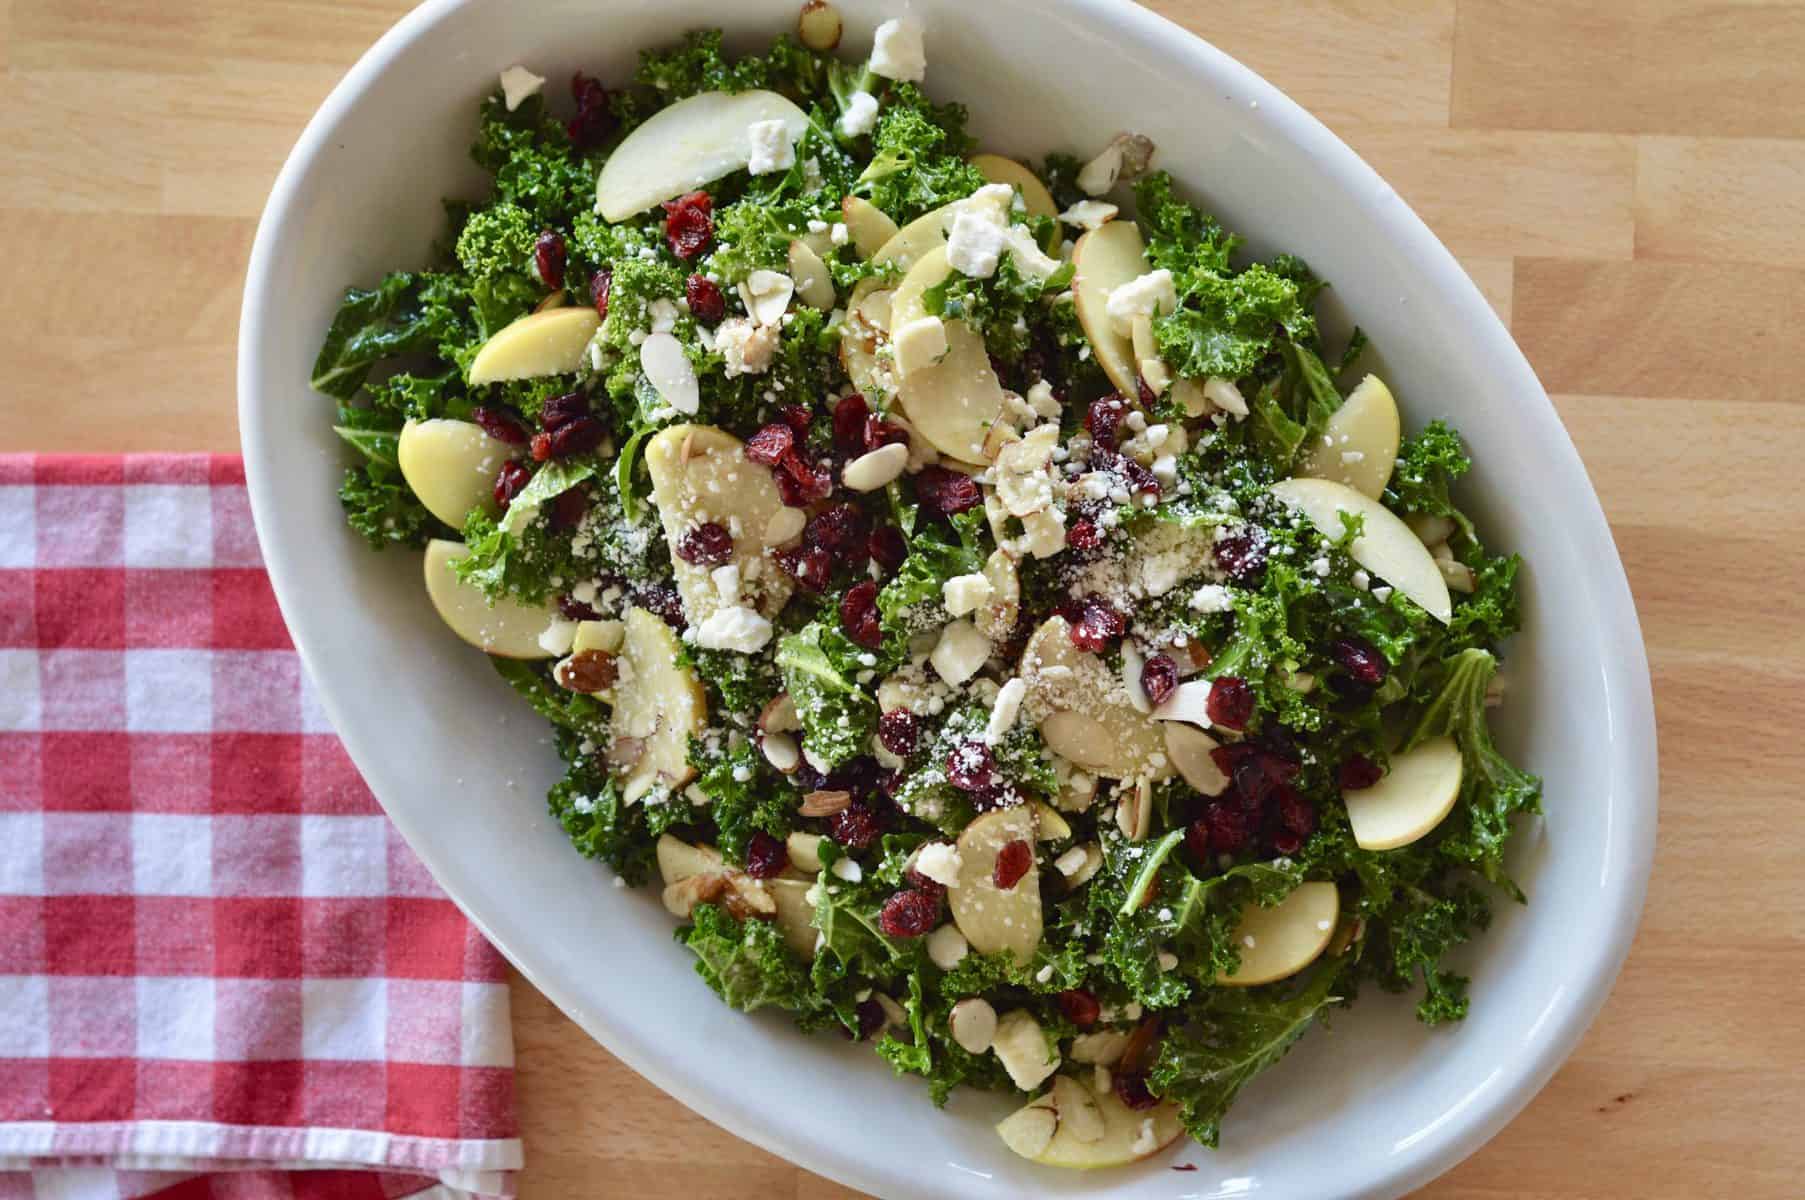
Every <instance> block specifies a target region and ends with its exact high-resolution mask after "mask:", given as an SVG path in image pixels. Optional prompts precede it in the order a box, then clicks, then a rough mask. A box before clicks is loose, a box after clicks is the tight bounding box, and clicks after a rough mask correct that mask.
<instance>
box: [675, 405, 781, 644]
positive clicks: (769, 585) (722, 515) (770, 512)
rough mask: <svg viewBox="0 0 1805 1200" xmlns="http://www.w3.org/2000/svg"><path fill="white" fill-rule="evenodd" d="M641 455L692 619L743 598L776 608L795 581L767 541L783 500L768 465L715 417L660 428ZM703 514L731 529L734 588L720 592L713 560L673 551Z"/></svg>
mask: <svg viewBox="0 0 1805 1200" xmlns="http://www.w3.org/2000/svg"><path fill="white" fill-rule="evenodd" d="M645 463H646V472H647V473H648V474H649V475H650V476H651V477H652V503H653V504H654V505H656V506H657V508H658V517H659V519H660V520H661V521H662V522H663V523H664V536H665V540H666V541H667V542H668V543H669V544H670V547H671V551H672V553H671V568H672V570H673V571H674V573H675V574H676V580H677V591H678V593H679V594H680V595H681V596H682V597H683V611H684V613H685V615H687V616H688V618H689V623H690V624H691V625H700V624H701V623H702V622H703V621H705V620H707V619H708V618H709V616H711V615H712V614H713V613H715V612H717V611H718V610H720V609H722V608H732V607H735V606H741V605H743V606H745V607H749V608H754V609H756V610H757V611H758V612H760V613H762V614H763V615H764V616H766V617H774V616H776V615H777V612H778V610H779V609H781V608H782V607H783V606H784V602H785V601H786V600H788V599H789V598H790V590H791V587H792V584H791V582H790V577H789V576H788V575H787V574H785V573H784V572H783V571H782V570H780V569H778V567H777V562H776V559H775V558H774V557H772V556H771V553H770V548H769V547H767V546H766V545H765V531H766V529H767V528H769V527H770V524H771V518H772V517H774V516H776V515H777V513H778V512H780V511H781V510H782V509H783V507H784V503H783V497H782V496H781V495H780V494H779V493H778V491H777V485H776V484H775V483H774V482H772V480H771V472H770V471H769V470H768V469H767V468H765V467H761V466H759V465H758V464H757V463H754V462H751V461H749V460H748V459H747V458H746V452H745V447H744V446H743V445H742V443H741V442H740V440H739V439H738V438H736V437H734V436H733V435H732V434H731V433H727V432H726V431H724V430H721V429H717V428H715V427H714V426H712V425H672V426H669V427H667V428H665V429H661V430H659V431H658V433H657V434H655V435H654V436H653V437H652V439H651V440H650V441H648V442H647V443H646V447H645ZM705 521H713V522H715V523H716V524H718V525H720V526H721V527H722V528H724V529H726V530H727V532H728V533H729V534H731V535H732V537H733V557H732V558H731V559H730V560H729V562H732V563H736V564H738V566H739V579H738V583H737V586H736V587H735V588H734V589H733V591H732V593H731V594H723V591H722V588H721V586H720V584H719V583H718V581H717V579H716V577H715V575H714V573H713V572H714V571H715V570H716V569H718V568H715V567H703V566H697V565H695V564H693V563H688V562H685V561H683V559H682V558H680V557H679V556H678V555H677V553H676V549H677V546H678V544H679V543H680V542H681V541H682V540H683V537H684V535H685V534H687V533H688V532H689V531H690V530H692V529H694V528H695V527H696V526H697V525H699V524H701V523H703V522H705Z"/></svg>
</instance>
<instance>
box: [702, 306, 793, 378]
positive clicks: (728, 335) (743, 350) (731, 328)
mask: <svg viewBox="0 0 1805 1200" xmlns="http://www.w3.org/2000/svg"><path fill="white" fill-rule="evenodd" d="M777 340H778V331H777V327H776V326H775V325H755V324H753V323H752V322H751V321H748V320H747V319H746V318H744V317H729V318H727V319H726V320H725V321H722V322H721V323H720V325H719V326H718V327H717V328H716V329H715V346H716V347H717V348H718V349H719V350H720V352H721V357H722V358H723V359H725V360H726V361H725V364H724V367H725V374H726V375H727V377H728V378H729V379H731V378H733V377H734V376H735V375H759V374H762V373H763V372H764V371H765V369H766V368H768V367H769V366H770V365H771V360H772V359H773V358H774V357H776V355H777Z"/></svg>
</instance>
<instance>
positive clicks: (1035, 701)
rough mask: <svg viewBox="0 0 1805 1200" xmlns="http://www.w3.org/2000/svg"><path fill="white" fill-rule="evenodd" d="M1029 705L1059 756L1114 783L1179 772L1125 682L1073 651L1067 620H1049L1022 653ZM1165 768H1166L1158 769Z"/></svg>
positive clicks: (1098, 661)
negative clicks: (1126, 687)
mask: <svg viewBox="0 0 1805 1200" xmlns="http://www.w3.org/2000/svg"><path fill="white" fill-rule="evenodd" d="M1021 675H1022V680H1023V681H1024V682H1025V683H1026V684H1027V685H1028V694H1027V707H1028V711H1029V712H1030V714H1033V713H1036V712H1038V713H1041V714H1044V715H1042V716H1041V717H1040V718H1039V724H1040V736H1041V740H1042V741H1044V742H1046V744H1047V748H1048V749H1049V750H1052V751H1053V752H1054V753H1055V754H1058V755H1061V756H1062V757H1064V758H1067V759H1069V760H1070V761H1071V762H1072V763H1073V764H1075V765H1076V766H1078V767H1080V768H1082V769H1083V770H1085V771H1088V772H1090V773H1091V774H1093V775H1101V776H1103V777H1105V778H1108V779H1135V778H1147V779H1154V780H1159V779H1165V778H1167V777H1169V776H1170V775H1171V774H1172V771H1173V767H1172V764H1171V760H1170V759H1169V758H1168V757H1167V754H1166V743H1165V735H1164V732H1163V731H1162V730H1161V729H1160V726H1159V723H1158V722H1156V721H1154V720H1152V719H1151V718H1150V717H1148V716H1144V715H1142V714H1141V713H1138V712H1136V711H1135V709H1134V705H1133V703H1132V702H1131V701H1130V700H1129V698H1128V693H1127V691H1126V689H1124V688H1123V687H1122V684H1121V680H1120V678H1119V677H1118V676H1116V675H1115V674H1113V673H1112V672H1111V671H1110V669H1109V668H1108V667H1107V666H1105V665H1104V663H1103V660H1102V659H1101V658H1099V657H1097V656H1096V655H1095V654H1088V653H1086V652H1085V651H1083V650H1080V649H1078V648H1077V647H1076V646H1074V645H1072V630H1071V626H1070V625H1068V624H1067V623H1066V620H1065V618H1064V617H1049V618H1047V620H1046V621H1044V622H1042V624H1041V626H1040V627H1039V628H1038V629H1036V630H1035V631H1034V635H1033V636H1032V637H1030V638H1029V639H1028V644H1027V646H1026V647H1024V648H1023V650H1022V657H1021ZM1155 764H1159V765H1155Z"/></svg>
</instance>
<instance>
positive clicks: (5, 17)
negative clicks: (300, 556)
mask: <svg viewBox="0 0 1805 1200" xmlns="http://www.w3.org/2000/svg"><path fill="white" fill-rule="evenodd" d="M407 7H408V2H407V0H0V72H3V74H0V89H3V93H0V94H3V101H4V102H3V103H0V162H4V167H3V168H0V172H3V174H0V210H3V211H0V278H3V279H4V281H5V286H4V288H0V306H3V310H0V379H4V380H5V383H4V386H3V387H0V415H4V417H5V420H3V421H0V450H27V449H30V450H45V451H49V450H94V451H119V450H214V451H228V452H229V451H234V450H236V448H237V446H238V432H237V428H236V425H235V422H234V416H233V395H234V391H233V360H234V344H235V341H236V337H237V330H236V325H237V317H238V305H239V289H240V285H241V281H242V279H243V275H244V269H245V262H246V258H247V255H248V253H249V251H250V244H251V236H252V232H253V229H254V227H255V224H256V219H257V214H258V212H259V210H260V209H261V207H262V204H263V200H264V196H265V194H266V192H267V191H268V189H269V186H270V183H271V181H272V180H273V179H274V177H275V173H276V170H277V168H278V166H279V165H280V164H281V162H282V159H283V156H284V155H286V154H287V152H288V149H289V147H290V145H291V144H292V143H293V142H294V139H295V137H296V135H297V134H298V133H299V132H300V129H301V126H302V124H303V123H304V122H305V121H306V119H307V117H308V116H309V115H310V114H311V113H312V112H313V110H314V108H315V106H316V105H317V104H318V103H319V102H320V100H321V99H322V98H323V97H324V96H325V95H326V93H327V91H328V90H329V89H330V88H331V87H332V85H333V84H334V83H335V82H336V81H337V80H338V78H339V77H340V75H341V74H342V73H343V72H344V70H345V69H346V68H347V67H348V66H349V65H350V64H351V62H352V61H353V60H354V59H355V58H356V57H357V56H358V55H359V54H360V53H362V51H363V50H364V49H365V48H366V47H367V46H368V45H369V44H370V43H371V42H372V41H373V40H374V39H375V38H376V37H377V36H378V35H380V34H381V33H382V31H383V30H384V29H386V28H387V27H388V26H389V25H390V24H391V23H392V22H393V21H394V20H395V19H396V18H398V17H399V16H401V14H402V13H403V12H404V11H405V10H406V9H407ZM1153 7H1154V8H1156V9H1158V10H1160V11H1161V12H1163V13H1165V15H1167V16H1169V17H1171V18H1172V19H1173V20H1175V21H1177V22H1179V23H1180V24H1182V25H1185V26H1187V27H1189V28H1191V29H1193V30H1196V31H1197V32H1198V33H1200V34H1202V35H1204V36H1205V37H1208V38H1209V39H1211V40H1212V41H1214V42H1215V43H1216V44H1217V45H1218V46H1220V47H1222V48H1223V49H1224V50H1226V51H1228V52H1229V53H1230V54H1233V55H1234V56H1236V57H1237V58H1239V59H1241V60H1242V61H1243V62H1245V63H1247V64H1248V65H1250V66H1252V67H1253V68H1254V69H1255V70H1257V71H1259V72H1260V73H1261V74H1263V75H1264V76H1265V77H1266V78H1267V79H1269V80H1271V81H1272V82H1273V83H1274V84H1276V85H1278V86H1279V87H1280V88H1283V89H1284V90H1285V91H1287V92H1288V93H1290V94H1291V95H1292V96H1293V97H1295V98H1296V99H1297V100H1298V101H1299V102H1300V103H1301V104H1303V105H1304V106H1305V107H1306V108H1308V109H1310V110H1311V111H1312V112H1314V113H1315V114H1316V115H1317V116H1318V117H1320V118H1322V120H1324V121H1325V122H1326V123H1327V124H1328V125H1329V126H1330V127H1331V128H1332V129H1334V130H1335V132H1337V133H1338V134H1340V135H1341V136H1342V137H1343V138H1345V139H1346V140H1347V141H1348V142H1349V143H1350V144H1352V146H1353V147H1354V149H1355V150H1357V151H1358V152H1359V153H1360V154H1362V155H1364V156H1365V157H1366V159H1367V160H1368V161H1369V162H1371V163H1372V164H1373V165H1374V166H1375V167H1377V168H1378V170H1379V172H1380V173H1381V174H1383V175H1384V176H1385V177H1386V178H1387V179H1388V180H1389V181H1390V182H1391V183H1392V184H1394V185H1395V186H1396V188H1397V190H1398V191H1399V192H1400V193H1402V195H1403V196H1404V198H1405V199H1406V200H1408V201H1409V202H1410V203H1411V204H1412V205H1413V206H1414V207H1415V208H1416V210H1417V211H1418V212H1419V213H1421V214H1422V216H1423V217H1424V219H1425V220H1427V221H1428V223H1429V225H1430V226H1431V227H1432V228H1433V229H1434V230H1435V232H1436V233H1437V234H1439V235H1440V236H1441V238H1442V240H1443V241H1444V242H1446V243H1447V245H1448V247H1449V248H1450V249H1451V250H1452V251H1453V252H1454V254H1455V255H1456V256H1457V257H1458V258H1459V259H1460V261H1461V262H1462V263H1463V264H1464V265H1465V266H1466V268H1467V270H1468V271H1469V272H1470V273H1471V274H1472V276H1473V278H1474V279H1475V280H1476V281H1477V282H1478V284H1479V286H1480V288H1481V289H1482V290H1483V291H1484V293H1485V294H1486V296H1487V297H1489V298H1490V300H1491V301H1492V303H1493V304H1494V305H1495V306H1496V307H1497V309H1498V311H1499V313H1501V314H1502V315H1503V316H1504V318H1505V320H1506V321H1507V322H1508V323H1509V325H1510V327H1511V329H1512V330H1513V331H1514V332H1515V334H1516V337H1517V340H1518V341H1519V342H1520V343H1521V344H1522V347H1523V349H1524V351H1525V352H1526V353H1527V354H1528V356H1529V359H1530V361H1531V362H1532V363H1533V364H1534V366H1535V369H1536V371H1537V372H1538V373H1539V374H1540V376H1541V378H1542V381H1543V382H1544V383H1545V384H1546V385H1547V388H1548V391H1549V392H1550V393H1551V394H1552V395H1553V397H1554V402H1555V404H1556V405H1557V406H1558V407H1559V409H1560V412H1561V416H1562V417H1563V418H1564V420H1565V421H1566V423H1567V428H1568V429H1569V430H1570V431H1571V432H1572V434H1573V438H1574V441H1575V442H1576V443H1577V444H1578V446H1579V450H1580V453H1581V454H1582V455H1583V456H1584V459H1585V462H1586V466H1587V467H1588V469H1589V470H1590V471H1591V474H1592V479H1593V481H1594V482H1595V483H1596V485H1597V487H1598V492H1599V494H1600V496H1601V497H1602V498H1603V501H1604V507H1605V512H1606V513H1607V514H1608V515H1609V517H1610V519H1611V526H1612V528H1613V530H1614V531H1615V533H1616V537H1617V544H1618V546H1619V548H1620V549H1621V551H1622V555H1623V560H1624V564H1625V566H1626V567H1627V568H1628V571H1629V579H1630V584H1631V587H1632V588H1633V589H1634V591H1635V597H1636V603H1637V606H1638V608H1639V610H1640V612H1641V617H1642V624H1643V630H1644V632H1645V633H1646V635H1647V638H1648V653H1649V660H1650V664H1651V666H1652V667H1653V671H1654V685H1655V704H1656V708H1657V711H1658V714H1659V719H1660V742H1661V777H1662V779H1661V782H1662V793H1663V794H1662V803H1661V832H1660V844H1659V849H1658V853H1657V856H1656V862H1655V872H1654V880H1653V884H1652V886H1651V888H1650V890H1649V896H1648V908H1647V912H1646V914H1645V916H1644V918H1643V921H1642V926H1641V932H1640V934H1639V935H1638V937H1637V939H1636V944H1635V948H1634V950H1633V952H1632V953H1631V954H1630V957H1629V962H1628V965H1627V966H1626V967H1625V968H1624V971H1623V975H1622V977H1621V979H1620V980H1619V981H1618V984H1617V988H1616V991H1615V992H1614V993H1613V994H1612V996H1611V999H1610V1001H1609V1003H1607V1004H1606V1005H1605V1007H1604V1010H1603V1012H1602V1013H1600V1014H1599V1017H1598V1021H1597V1023H1596V1024H1595V1025H1594V1027H1593V1028H1592V1031H1591V1033H1590V1034H1589V1035H1588V1036H1587V1037H1586V1039H1585V1041H1584V1042H1583V1043H1582V1044H1581V1045H1580V1047H1579V1050H1578V1052H1577V1053H1575V1054H1574V1056H1573V1057H1572V1059H1571V1060H1570V1061H1569V1062H1568V1063H1567V1064H1566V1066H1565V1067H1563V1068H1562V1070H1561V1071H1560V1073H1559V1074H1557V1075H1556V1076H1555V1077H1554V1080H1553V1082H1551V1083H1550V1084H1549V1085H1548V1087H1547V1089H1546V1090H1545V1091H1544V1092H1543V1093H1542V1094H1541V1095H1540V1096H1539V1097H1538V1098H1537V1099H1536V1100H1535V1101H1534V1102H1533V1103H1531V1104H1530V1106H1529V1108H1528V1109H1527V1110H1526V1111H1525V1112H1524V1113H1523V1114H1522V1115H1521V1116H1520V1117H1518V1118H1517V1119H1516V1120H1515V1121H1514V1122H1513V1123H1512V1124H1511V1125H1510V1126H1509V1128H1507V1129H1506V1130H1504V1132H1503V1133H1501V1134H1499V1135H1498V1137H1497V1138H1496V1139H1495V1140H1494V1141H1493V1142H1492V1143H1491V1144H1490V1145H1488V1146H1487V1147H1486V1148H1485V1149H1483V1150H1481V1151H1480V1152H1479V1153H1478V1154H1476V1155H1474V1156H1473V1157H1472V1158H1471V1159H1470V1160H1468V1161H1467V1162H1466V1163H1464V1164H1463V1165H1461V1166H1459V1167H1457V1168H1455V1169H1454V1170H1453V1171H1451V1172H1450V1173H1449V1174H1448V1175H1447V1176H1446V1177H1444V1178H1443V1179H1442V1180H1441V1181H1440V1182H1438V1183H1436V1184H1434V1185H1433V1186H1431V1187H1429V1188H1427V1189H1425V1190H1424V1191H1423V1192H1422V1193H1421V1195H1423V1196H1425V1197H1433V1198H1434V1200H1503V1198H1505V1197H1511V1198H1525V1200H1529V1198H1534V1200H1582V1198H1584V1200H1597V1198H1600V1197H1637V1198H1639V1200H1648V1198H1657V1197H1736V1198H1737V1200H1757V1198H1764V1197H1774V1198H1780V1197H1797V1196H1799V1195H1801V1194H1805V1137H1802V1136H1801V1135H1800V1132H1799V1129H1798V1125H1799V1115H1800V1113H1801V1112H1802V1111H1805V1006H1802V1005H1801V1002H1800V995H1799V989H1800V987H1801V985H1805V886H1802V885H1801V884H1800V882H1799V876H1800V873H1801V869H1802V867H1805V600H1802V596H1805V554H1802V553H1801V552H1800V550H1799V546H1798V540H1797V534H1798V530H1799V527H1800V525H1801V522H1802V520H1805V489H1802V488H1801V484H1800V478H1801V474H1800V472H1801V467H1802V466H1805V367H1802V364H1805V332H1801V326H1802V324H1805V3H1788V2H1783V0H1764V2H1760V3H1756V2H1753V0H1520V2H1510V3H1500V2H1493V0H1347V2H1328V0H1311V2H1308V3H1301V2H1300V3H1292V2H1286V0H1275V2H1274V3H1269V4H1258V5H1254V4H1239V3H1228V2H1227V0H1222V2H1219V3H1212V2H1208V0H1160V2H1159V3H1156V4H1154V5H1153ZM1557 802H1561V803H1567V802H1574V803H1583V802H1584V798H1583V797H1561V798H1557ZM514 1006H515V1025H516V1033H517V1037H518V1042H519V1066H520V1076H519V1091H520V1103H521V1108H522V1114H523V1123H524V1127H525V1136H526V1143H527V1156H528V1168H527V1171H526V1173H525V1175H524V1178H523V1194H524V1195H525V1196H526V1197H528V1200H579V1198H583V1200H588V1198H592V1197H597V1196H602V1195H608V1196H632V1197H635V1198H637V1200H667V1198H668V1200H696V1198H698V1197H706V1198H708V1200H736V1198H739V1197H746V1198H748V1200H753V1198H756V1200H772V1198H774V1197H797V1198H808V1200H826V1198H827V1197H844V1196H851V1195H854V1193H851V1192H848V1191H847V1190H846V1189H844V1188H841V1187H838V1186H836V1185H834V1184H831V1183H828V1182H826V1181H824V1180H821V1179H819V1178H816V1177H814V1176H812V1175H810V1174H809V1173H808V1172H806V1171H803V1170H800V1169H798V1168H796V1167H794V1166H791V1165H790V1164H788V1163H785V1162H783V1161H781V1160H779V1159H777V1158H774V1157H772V1156H771V1155H769V1154H767V1153H765V1152H764V1151H762V1150H758V1149H756V1148H754V1147H753V1146H751V1145H748V1144H746V1143H744V1142H742V1141H740V1140H739V1139H737V1138H735V1137H733V1136H731V1135H730V1134H727V1133H724V1132H722V1131H721V1130H719V1129H716V1128H715V1127H713V1126H712V1125H710V1124H709V1123H708V1122H707V1121H704V1120H703V1119H702V1118H700V1117H698V1116H695V1115H693V1114H691V1113H690V1112H689V1111H688V1110H686V1109H685V1108H684V1107H683V1106H682V1105H680V1104H678V1103H677V1102H676V1101H674V1100H672V1099H669V1098H668V1097H666V1096H664V1095H663V1094H662V1093H660V1092H659V1091H658V1090H657V1089H656V1088H654V1087H652V1086H651V1085H650V1084H648V1083H646V1082H644V1081H643V1080H641V1079H640V1078H639V1077H638V1076H637V1075H635V1074H634V1073H633V1072H632V1071H631V1070H629V1069H627V1068H626V1067H625V1066H623V1065H621V1064H620V1063H619V1062H617V1061H616V1060H615V1059H614V1058H613V1057H612V1056H610V1055H609V1054H608V1053H607V1052H606V1051H605V1050H603V1049H602V1048H601V1047H600V1046H598V1045H596V1044H595V1043H594V1042H592V1041H591V1040H590V1039H589V1038H588V1037H586V1036H585V1035H584V1034H583V1033H582V1032H581V1031H580V1030H578V1028H577V1027H576V1026H575V1025H573V1024H572V1023H571V1022H570V1021H569V1020H567V1019H566V1018H565V1017H564V1016H563V1015H562V1014H560V1013H559V1012H558V1011H557V1010H556V1009H555V1008H553V1007H552V1005H551V1004H550V1003H549V1002H548V1001H546V1000H545V999H544V998H543V997H542V996H540V995H539V993H538V992H537V991H535V990H534V989H533V988H532V987H531V986H530V985H528V984H526V983H524V982H517V983H516V985H515V989H514ZM749 1082H750V1081H738V1082H737V1083H736V1084H735V1086H746V1085H747V1084H748V1083H749ZM923 1102H924V1104H925V1096H924V1101H923ZM1287 1200H1289V1198H1287Z"/></svg>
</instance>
